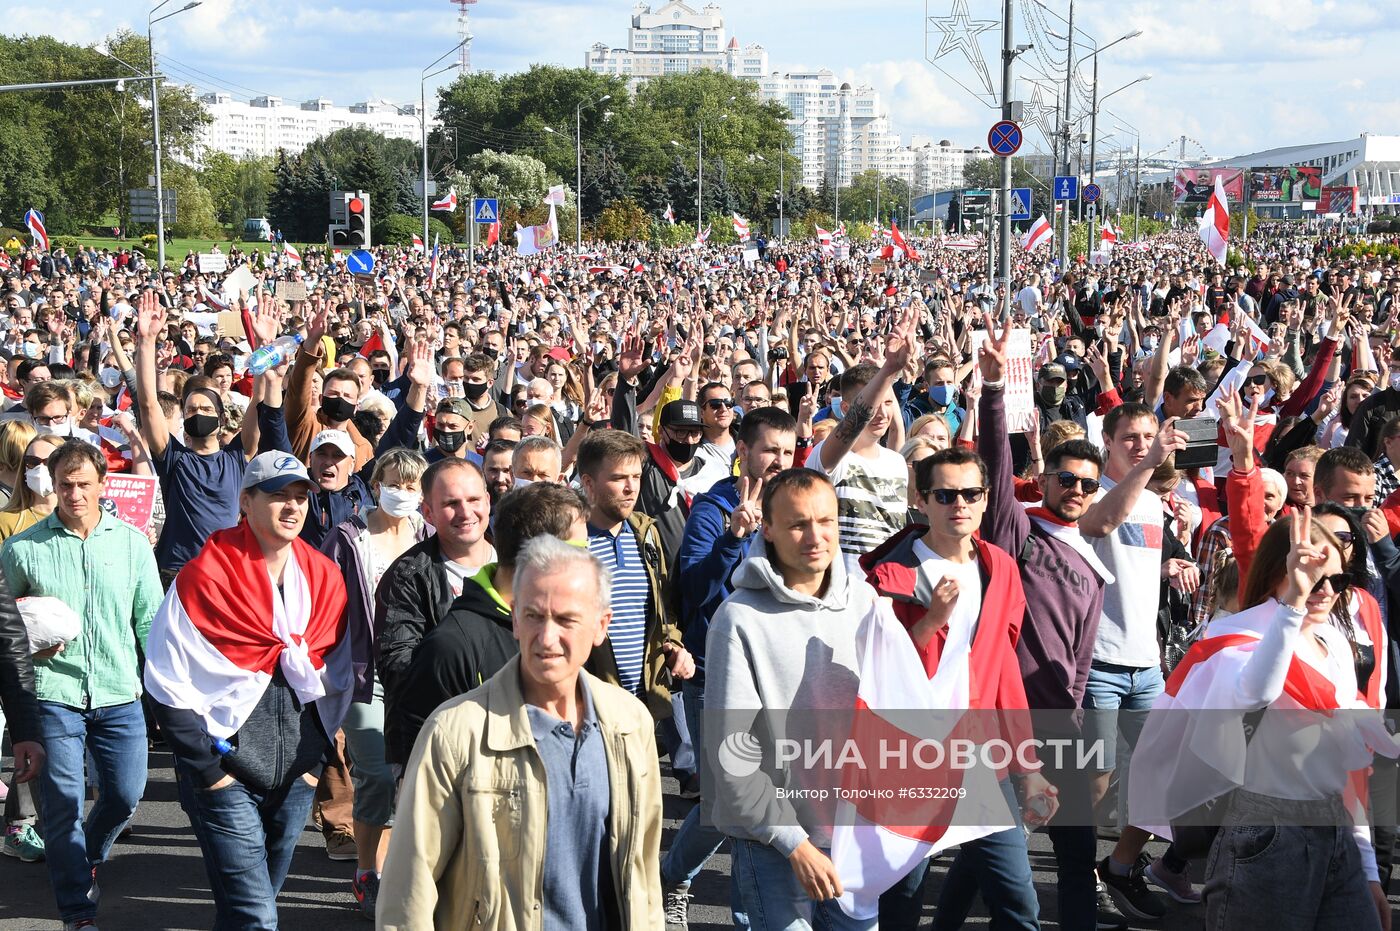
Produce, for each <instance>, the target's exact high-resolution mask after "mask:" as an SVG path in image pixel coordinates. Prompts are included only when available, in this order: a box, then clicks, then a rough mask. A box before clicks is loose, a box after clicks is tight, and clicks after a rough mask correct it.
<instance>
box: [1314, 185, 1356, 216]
mask: <svg viewBox="0 0 1400 931" xmlns="http://www.w3.org/2000/svg"><path fill="white" fill-rule="evenodd" d="M1358 193H1359V192H1358V190H1357V189H1356V188H1354V187H1325V188H1323V189H1322V195H1321V196H1320V197H1318V199H1317V212H1318V213H1341V214H1346V215H1351V214H1355V213H1356V212H1357V211H1358V208H1359V206H1360V200H1361V198H1360V197H1358V196H1357V195H1358Z"/></svg>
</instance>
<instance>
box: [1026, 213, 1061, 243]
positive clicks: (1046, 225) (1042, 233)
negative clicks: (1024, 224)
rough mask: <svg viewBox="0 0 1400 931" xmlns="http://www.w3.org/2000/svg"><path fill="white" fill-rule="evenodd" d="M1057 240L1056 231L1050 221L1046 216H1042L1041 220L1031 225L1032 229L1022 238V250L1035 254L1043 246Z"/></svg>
mask: <svg viewBox="0 0 1400 931" xmlns="http://www.w3.org/2000/svg"><path fill="white" fill-rule="evenodd" d="M1054 238H1055V230H1054V229H1053V228H1052V227H1051V226H1050V221H1049V220H1047V219H1045V214H1043V213H1042V214H1041V215H1040V219H1038V220H1036V221H1035V222H1034V223H1032V224H1031V228H1030V229H1028V230H1027V231H1026V234H1025V235H1024V236H1022V237H1021V248H1022V249H1025V250H1026V251H1027V252H1034V251H1035V250H1036V249H1039V248H1040V247H1041V246H1043V245H1045V244H1046V243H1048V242H1050V241H1052V240H1053V239H1054Z"/></svg>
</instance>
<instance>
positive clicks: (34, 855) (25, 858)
mask: <svg viewBox="0 0 1400 931" xmlns="http://www.w3.org/2000/svg"><path fill="white" fill-rule="evenodd" d="M3 852H4V854H5V856H7V857H15V858H16V859H18V860H20V861H21V862H24V863H38V862H39V861H40V860H42V859H44V839H43V838H42V837H40V836H39V832H38V831H36V830H34V825H32V824H25V825H21V827H20V829H19V830H18V831H12V832H10V833H8V834H6V835H5V847H4V851H3Z"/></svg>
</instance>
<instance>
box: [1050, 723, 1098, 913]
mask: <svg viewBox="0 0 1400 931" xmlns="http://www.w3.org/2000/svg"><path fill="white" fill-rule="evenodd" d="M1037 736H1040V735H1037ZM1053 759H1054V756H1053V755H1052V754H1047V755H1046V759H1043V760H1042V761H1041V762H1043V763H1044V764H1045V767H1044V769H1043V770H1042V773H1043V775H1044V776H1045V778H1046V779H1048V780H1050V782H1051V784H1052V785H1054V786H1055V788H1057V789H1059V790H1060V794H1059V801H1060V810H1059V811H1057V812H1056V813H1055V818H1054V820H1052V821H1051V822H1050V824H1049V825H1047V826H1046V828H1045V834H1046V836H1047V837H1049V838H1050V844H1051V846H1053V847H1054V849H1055V891H1056V894H1057V900H1058V904H1059V912H1060V927H1061V928H1063V929H1064V931H1094V929H1095V928H1096V927H1097V926H1098V896H1097V895H1096V893H1095V886H1096V884H1097V882H1098V877H1097V876H1096V875H1095V868H1096V867H1097V865H1098V864H1097V859H1098V839H1097V838H1096V837H1095V835H1094V811H1093V804H1092V799H1093V789H1092V785H1091V782H1090V780H1091V779H1092V775H1093V774H1092V773H1088V772H1085V771H1083V770H1080V769H1076V768H1074V760H1073V758H1072V757H1069V756H1068V755H1067V756H1066V759H1065V760H1064V762H1066V763H1068V764H1070V765H1069V766H1067V767H1065V768H1063V769H1056V768H1054V767H1052V766H1051V765H1050V762H1051V761H1053Z"/></svg>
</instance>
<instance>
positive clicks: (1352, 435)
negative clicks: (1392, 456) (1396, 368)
mask: <svg viewBox="0 0 1400 931" xmlns="http://www.w3.org/2000/svg"><path fill="white" fill-rule="evenodd" d="M1396 414H1400V391H1396V390H1395V389H1394V388H1385V389H1382V390H1381V391H1377V392H1376V393H1375V394H1373V395H1371V396H1370V397H1369V398H1367V399H1366V400H1364V401H1362V402H1361V406H1360V407H1358V408H1357V409H1356V412H1355V413H1354V414H1352V415H1351V426H1350V427H1348V428H1347V445H1348V446H1358V447H1360V448H1361V450H1362V451H1363V452H1364V453H1366V455H1368V456H1370V457H1371V458H1372V459H1379V458H1380V454H1381V448H1380V447H1381V430H1382V429H1383V428H1384V427H1385V425H1386V424H1387V423H1388V422H1389V421H1390V418H1392V417H1394V416H1395V415H1396Z"/></svg>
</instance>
